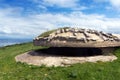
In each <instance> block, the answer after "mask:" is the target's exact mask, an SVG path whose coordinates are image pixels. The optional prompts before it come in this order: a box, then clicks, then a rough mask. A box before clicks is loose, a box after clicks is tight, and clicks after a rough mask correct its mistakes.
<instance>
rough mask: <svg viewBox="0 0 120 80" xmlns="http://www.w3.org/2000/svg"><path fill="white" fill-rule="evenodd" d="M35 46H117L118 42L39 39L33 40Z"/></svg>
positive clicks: (119, 43) (119, 44)
mask: <svg viewBox="0 0 120 80" xmlns="http://www.w3.org/2000/svg"><path fill="white" fill-rule="evenodd" d="M33 44H34V45H35V46H48V47H98V48H101V47H119V46H120V42H116V41H103V42H91V43H82V42H66V41H50V42H48V41H40V40H33Z"/></svg>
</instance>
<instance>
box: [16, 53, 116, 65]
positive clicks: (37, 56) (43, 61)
mask: <svg viewBox="0 0 120 80" xmlns="http://www.w3.org/2000/svg"><path fill="white" fill-rule="evenodd" d="M116 59H117V57H116V56H114V55H109V56H104V55H100V56H89V57H61V56H54V55H49V54H43V53H37V52H34V51H30V52H26V53H23V54H20V55H18V56H16V57H15V60H16V62H23V63H27V64H32V65H37V66H41V65H46V66H48V67H49V66H69V65H72V64H76V63H85V62H97V61H102V62H107V61H110V62H111V61H113V60H116Z"/></svg>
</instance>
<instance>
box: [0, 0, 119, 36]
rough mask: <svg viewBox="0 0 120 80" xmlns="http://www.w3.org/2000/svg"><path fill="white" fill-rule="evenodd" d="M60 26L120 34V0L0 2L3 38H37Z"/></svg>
mask: <svg viewBox="0 0 120 80" xmlns="http://www.w3.org/2000/svg"><path fill="white" fill-rule="evenodd" d="M60 27H77V28H86V29H95V30H98V31H105V32H107V33H120V0H0V38H8V37H11V38H34V37H36V36H38V35H39V34H41V33H43V32H45V31H48V30H51V29H56V28H60Z"/></svg>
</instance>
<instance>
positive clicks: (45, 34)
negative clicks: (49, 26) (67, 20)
mask: <svg viewBox="0 0 120 80" xmlns="http://www.w3.org/2000/svg"><path fill="white" fill-rule="evenodd" d="M67 28H70V27H63V28H58V29H67ZM58 29H53V30H50V31H46V32H44V33H42V34H41V35H39V36H38V37H48V36H49V34H51V33H53V32H54V31H57V30H58Z"/></svg>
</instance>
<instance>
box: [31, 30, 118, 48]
mask: <svg viewBox="0 0 120 80" xmlns="http://www.w3.org/2000/svg"><path fill="white" fill-rule="evenodd" d="M47 33H48V34H47V35H43V34H42V35H41V36H38V37H36V38H35V39H34V40H33V43H34V45H36V46H48V47H91V48H92V47H95V48H97V47H98V48H102V47H119V46H120V35H119V34H111V33H105V32H102V31H96V30H91V29H81V28H60V29H57V30H53V31H49V32H47Z"/></svg>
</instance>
